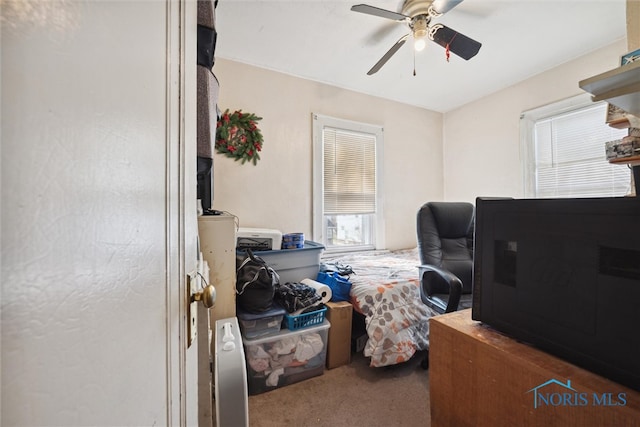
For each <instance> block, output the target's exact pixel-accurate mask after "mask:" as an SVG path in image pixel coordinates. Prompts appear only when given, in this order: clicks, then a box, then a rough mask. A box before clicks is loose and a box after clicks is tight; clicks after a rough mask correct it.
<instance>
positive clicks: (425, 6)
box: [402, 0, 433, 18]
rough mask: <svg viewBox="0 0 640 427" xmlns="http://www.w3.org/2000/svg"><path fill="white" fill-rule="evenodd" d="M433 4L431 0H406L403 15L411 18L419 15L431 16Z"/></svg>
mask: <svg viewBox="0 0 640 427" xmlns="http://www.w3.org/2000/svg"><path fill="white" fill-rule="evenodd" d="M431 3H433V2H432V1H430V0H406V1H405V2H404V5H402V14H403V15H406V16H410V17H411V18H415V17H416V16H419V15H426V16H429V15H430V13H431V12H430V11H429V9H430V7H431Z"/></svg>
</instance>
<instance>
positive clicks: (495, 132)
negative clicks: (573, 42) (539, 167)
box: [443, 40, 627, 202]
mask: <svg viewBox="0 0 640 427" xmlns="http://www.w3.org/2000/svg"><path fill="white" fill-rule="evenodd" d="M626 52H627V47H626V40H620V41H618V42H616V43H614V44H612V45H610V46H608V47H606V48H603V49H600V50H598V51H595V52H593V53H591V54H588V55H585V56H583V57H580V58H578V59H575V60H572V61H569V62H567V63H565V64H563V65H561V66H559V67H557V68H554V69H552V70H549V71H546V72H543V73H540V74H538V75H536V76H534V77H532V78H530V79H528V80H525V81H524V82H521V83H519V84H516V85H514V86H512V87H509V88H507V89H505V90H502V91H499V92H496V93H494V94H492V95H489V96H487V97H484V98H482V99H480V100H478V101H476V102H473V103H470V104H467V105H465V106H463V107H461V108H459V109H457V110H454V111H450V112H448V113H446V114H445V115H444V143H443V146H444V166H443V167H444V181H443V182H444V197H445V199H447V200H463V201H470V202H473V201H474V200H475V198H476V197H477V196H509V197H523V195H524V191H523V190H524V186H523V179H522V163H521V153H520V133H519V132H520V129H519V124H520V114H521V113H522V112H524V111H526V110H530V109H532V108H535V107H539V106H543V105H546V104H549V103H552V102H555V101H559V100H562V99H565V98H569V97H571V96H575V95H580V94H584V93H585V92H584V91H582V90H581V89H580V88H579V87H578V82H579V81H580V80H584V79H586V78H588V77H591V76H594V75H596V74H600V73H602V72H605V71H608V70H610V69H613V68H616V67H618V66H619V65H620V56H621V55H623V54H624V53H626ZM602 120H603V121H604V117H603V118H602Z"/></svg>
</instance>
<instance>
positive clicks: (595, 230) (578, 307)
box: [472, 197, 640, 390]
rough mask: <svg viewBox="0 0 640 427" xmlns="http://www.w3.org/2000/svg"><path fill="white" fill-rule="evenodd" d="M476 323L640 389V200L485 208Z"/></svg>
mask: <svg viewBox="0 0 640 427" xmlns="http://www.w3.org/2000/svg"><path fill="white" fill-rule="evenodd" d="M473 266H474V271H473V306H472V318H473V319H474V320H479V321H481V322H483V323H486V324H487V325H489V326H491V327H493V328H495V329H496V330H498V331H502V332H504V333H505V334H507V335H509V336H511V337H513V338H515V339H517V340H520V341H524V342H527V343H529V344H532V345H534V346H537V347H539V348H540V349H542V350H545V351H547V352H549V353H551V354H554V355H556V356H558V357H560V358H562V359H565V360H566V361H569V362H571V363H573V364H575V365H578V366H581V367H583V368H585V369H587V370H590V371H592V372H595V373H598V374H600V375H602V376H604V377H607V378H609V379H611V380H613V381H616V382H619V383H620V384H623V385H626V386H628V387H630V388H633V389H635V390H640V198H637V197H621V198H593V199H488V198H478V199H477V200H476V223H475V238H474V263H473Z"/></svg>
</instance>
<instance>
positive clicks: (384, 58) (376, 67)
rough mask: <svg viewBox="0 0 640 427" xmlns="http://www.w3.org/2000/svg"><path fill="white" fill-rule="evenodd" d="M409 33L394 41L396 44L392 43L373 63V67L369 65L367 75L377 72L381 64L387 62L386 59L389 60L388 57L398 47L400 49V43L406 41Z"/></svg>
mask: <svg viewBox="0 0 640 427" xmlns="http://www.w3.org/2000/svg"><path fill="white" fill-rule="evenodd" d="M410 35H411V34H405V35H404V36H402V37H400V40H398V41H397V42H396V44H394V45H393V46H391V49H389V50H388V51H387V53H385V54H384V55H383V56H382V58H380V60H379V61H378V62H376V65H374V66H373V67H371V69H370V70H369V71H368V72H367V75H368V76H370V75H372V74H375V73H377V72H378V71H379V70H380V68H382V66H383V65H384V64H386V63H387V61H388V60H389V58H391V57H392V56H393V55H394V54H395V53H396V52H397V51H398V49H400V48H401V47H402V45H403V44H404V43H405V42H406V41H407V38H408V37H409V36H410Z"/></svg>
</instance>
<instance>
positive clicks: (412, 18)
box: [351, 0, 482, 75]
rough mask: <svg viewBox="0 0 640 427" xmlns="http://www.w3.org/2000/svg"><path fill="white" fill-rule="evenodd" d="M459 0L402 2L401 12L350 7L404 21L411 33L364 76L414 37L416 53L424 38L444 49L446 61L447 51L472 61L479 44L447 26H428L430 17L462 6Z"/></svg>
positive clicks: (369, 73)
mask: <svg viewBox="0 0 640 427" xmlns="http://www.w3.org/2000/svg"><path fill="white" fill-rule="evenodd" d="M462 1H463V0H435V1H432V0H405V2H404V4H403V5H402V11H401V12H400V13H398V12H392V11H390V10H386V9H380V8H378V7H375V6H369V5H366V4H357V5H355V6H352V7H351V10H353V11H354V12H360V13H366V14H369V15H374V16H379V17H381V18H386V19H392V20H394V21H397V22H403V23H406V24H407V25H408V27H409V29H410V30H411V32H409V33H408V34H405V35H404V36H402V37H400V39H399V40H398V41H397V42H396V43H395V44H394V45H393V46H391V49H389V50H388V51H387V53H385V54H384V56H383V57H382V58H380V60H379V61H378V62H377V63H376V64H375V65H374V66H373V67H372V68H371V69H370V70H369V71H368V72H367V74H368V75H372V74H375V73H377V72H378V71H379V70H380V68H382V66H383V65H384V64H386V63H387V61H388V60H389V58H391V57H392V56H393V55H394V54H395V53H396V52H397V51H398V49H400V48H401V47H402V45H404V44H405V42H406V41H407V39H408V38H409V36H413V39H414V48H415V50H416V51H420V50H422V49H424V47H425V45H426V42H427V40H426V39H427V38H429V39H430V40H432V41H434V42H436V43H437V44H439V45H440V46H442V47H444V48H445V49H446V55H447V61H448V60H449V52H453V53H454V54H456V55H458V56H459V57H461V58H463V59H465V60H469V59H471V58H473V57H474V56H475V55H476V54H477V53H478V51H479V50H480V46H482V44H481V43H479V42H477V41H475V40H473V39H471V38H469V37H467V36H465V35H464V34H461V33H459V32H457V31H455V30H453V29H451V28H449V27H447V26H446V25H442V24H433V25H429V24H430V23H431V19H432V18H437V17H439V16H442V15H443V14H445V13H447V12H448V11H450V10H451V9H453V8H454V7H456V6H457V5H458V4H460V3H462ZM414 75H415V71H414Z"/></svg>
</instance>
